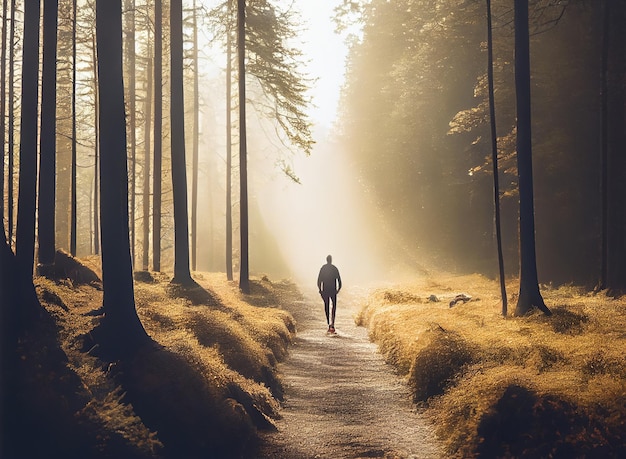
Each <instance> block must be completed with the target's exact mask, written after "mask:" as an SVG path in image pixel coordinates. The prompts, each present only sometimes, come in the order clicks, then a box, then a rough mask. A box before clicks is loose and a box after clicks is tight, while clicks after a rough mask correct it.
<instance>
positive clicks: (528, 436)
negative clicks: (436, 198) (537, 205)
mask: <svg viewBox="0 0 626 459" xmlns="http://www.w3.org/2000/svg"><path fill="white" fill-rule="evenodd" d="M513 288H514V285H510V286H509V288H508V291H509V292H510V291H514V290H513ZM461 292H467V293H468V294H469V295H470V296H471V297H472V299H471V300H470V301H468V302H467V303H464V304H457V305H455V306H454V307H450V306H449V302H448V301H447V300H448V299H450V298H454V297H455V296H456V295H457V294H459V293H461ZM498 292H499V288H498V286H497V285H496V283H495V282H493V281H490V280H488V279H485V278H483V277H481V276H478V275H473V276H466V277H449V278H445V277H443V276H440V277H438V278H437V281H436V282H433V281H431V280H429V279H426V280H423V281H416V282H415V283H414V284H413V285H403V286H400V287H395V288H394V289H381V290H378V291H376V292H374V293H373V294H372V295H371V296H370V298H369V300H368V303H367V304H366V305H365V306H364V308H363V309H362V311H361V313H360V314H359V316H358V317H357V323H359V324H360V325H364V326H367V327H368V329H369V333H370V337H371V338H372V340H373V341H375V342H377V343H378V344H379V349H380V351H381V352H382V353H383V354H384V355H385V357H386V359H387V361H388V362H389V363H391V364H393V365H394V366H395V367H396V368H397V369H398V371H399V372H400V373H401V374H404V375H405V376H406V377H407V381H408V383H409V385H410V388H411V391H412V393H413V396H414V400H415V401H416V402H417V403H419V404H420V405H421V406H422V407H423V409H424V413H425V414H426V415H428V416H429V417H431V419H432V420H433V422H434V424H435V426H436V429H437V433H438V435H439V437H440V438H441V439H442V440H443V442H444V444H445V447H446V449H447V454H448V455H449V456H450V457H463V458H466V457H484V458H491V457H626V357H625V356H624V354H623V349H625V348H626V332H624V330H626V313H625V311H626V309H625V308H626V300H623V299H622V300H616V299H613V298H610V297H607V296H605V295H603V294H590V293H589V294H588V293H585V292H582V291H580V290H579V289H575V288H572V287H562V288H559V289H549V288H544V289H543V291H542V293H543V296H544V298H545V300H546V303H547V304H548V306H549V307H550V308H551V310H552V312H553V315H552V316H551V317H547V316H544V315H543V314H541V313H539V312H535V313H531V314H530V315H529V316H526V317H518V318H514V317H508V318H503V317H502V315H501V303H500V301H499V298H498V297H497V294H498ZM433 296H434V297H436V298H438V299H439V300H441V301H439V302H433V301H431V300H429V298H432V297H433Z"/></svg>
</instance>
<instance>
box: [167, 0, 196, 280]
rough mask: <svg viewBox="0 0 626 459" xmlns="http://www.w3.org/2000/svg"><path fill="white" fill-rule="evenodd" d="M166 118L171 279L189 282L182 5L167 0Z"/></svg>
mask: <svg viewBox="0 0 626 459" xmlns="http://www.w3.org/2000/svg"><path fill="white" fill-rule="evenodd" d="M170 33H171V52H170V60H171V66H170V73H171V104H170V110H171V112H170V122H171V125H172V129H171V133H170V135H171V142H172V151H171V155H172V193H173V196H174V279H172V282H175V283H179V284H189V283H192V282H193V280H192V279H191V273H190V271H189V221H188V219H189V213H188V209H187V170H186V161H185V104H184V94H183V92H184V91H183V84H184V83H183V6H182V0H172V1H171V2H170Z"/></svg>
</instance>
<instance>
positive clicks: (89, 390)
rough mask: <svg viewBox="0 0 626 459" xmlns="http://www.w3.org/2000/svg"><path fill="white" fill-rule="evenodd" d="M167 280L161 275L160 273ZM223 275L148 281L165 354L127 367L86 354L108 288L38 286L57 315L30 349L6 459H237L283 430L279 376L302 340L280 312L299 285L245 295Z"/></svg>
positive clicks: (145, 288)
mask: <svg viewBox="0 0 626 459" xmlns="http://www.w3.org/2000/svg"><path fill="white" fill-rule="evenodd" d="M155 276H158V275H156V274H155ZM222 277H223V275H220V274H204V275H202V274H198V278H199V279H198V281H199V283H200V284H201V285H202V286H203V287H197V288H195V289H191V290H189V289H187V290H185V289H182V288H180V287H174V286H171V285H170V284H169V279H168V278H167V277H165V276H160V277H156V279H155V280H154V281H153V282H136V287H135V289H136V290H135V294H136V305H137V311H138V314H139V316H140V318H141V320H142V322H143V324H144V326H145V328H146V330H147V331H148V333H149V334H150V336H151V337H152V338H153V339H154V341H155V342H156V343H158V345H156V346H152V347H150V348H147V349H145V350H143V351H142V352H140V353H139V355H137V356H134V357H132V358H130V359H129V361H127V362H105V361H102V360H100V359H99V358H98V357H96V355H97V354H98V352H97V349H83V345H84V335H85V334H88V333H89V332H90V330H91V329H93V327H94V326H95V325H97V323H98V321H99V319H100V316H99V315H98V312H97V309H98V308H99V307H100V306H101V304H102V296H101V295H102V292H101V290H99V289H98V288H97V287H98V286H97V285H80V284H78V283H73V282H72V281H69V280H61V281H58V282H54V281H51V280H48V279H45V278H36V279H35V285H36V287H37V291H38V294H39V297H40V299H41V304H42V306H43V307H44V309H45V312H44V314H43V316H42V320H41V321H40V322H39V323H38V324H37V326H36V328H35V329H34V330H32V332H31V333H30V334H29V335H28V336H27V337H26V339H24V340H23V341H22V343H21V345H20V349H19V354H20V364H19V368H18V372H17V374H16V381H17V384H18V388H17V389H16V392H17V393H16V394H15V395H16V397H15V398H14V400H15V403H14V404H10V405H9V406H6V407H5V413H8V417H5V419H4V424H3V426H2V427H3V428H2V436H1V437H0V438H1V439H2V441H3V443H4V445H3V447H2V451H3V452H4V456H3V457H17V458H22V457H24V458H25V457H49V458H56V457H66V458H67V457H83V458H84V457H90V458H97V457H124V458H133V457H143V458H158V457H228V456H233V455H237V454H241V453H242V451H244V450H245V449H246V448H248V447H250V445H251V444H253V443H254V439H255V438H256V432H257V429H271V428H273V422H272V419H273V418H275V417H276V416H278V409H277V408H278V402H277V399H280V397H281V396H282V387H281V384H280V381H279V380H278V378H277V376H276V371H275V365H276V363H277V362H278V361H279V360H280V359H282V358H283V357H284V356H285V353H286V348H287V345H288V343H289V342H290V340H291V337H292V334H293V333H294V331H295V324H294V321H293V319H292V317H291V316H290V315H289V314H288V313H286V312H285V311H283V310H281V309H279V308H278V306H280V305H281V304H282V303H283V302H287V301H291V300H293V299H295V298H297V297H298V296H299V293H298V292H297V289H296V288H295V286H294V285H292V284H288V283H271V282H270V281H269V280H267V279H262V280H253V282H252V290H253V291H252V294H251V295H247V296H243V295H241V294H240V293H239V291H238V288H237V286H236V285H235V284H234V283H232V282H231V283H229V282H226V281H225V280H224V279H222Z"/></svg>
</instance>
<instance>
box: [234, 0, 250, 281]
mask: <svg viewBox="0 0 626 459" xmlns="http://www.w3.org/2000/svg"><path fill="white" fill-rule="evenodd" d="M237 56H238V59H237V60H238V68H239V193H240V196H239V211H240V215H241V217H240V222H239V230H240V235H241V253H240V258H241V259H240V263H239V288H240V289H241V291H242V292H243V293H250V279H249V276H250V274H249V271H250V268H249V265H248V263H249V260H248V171H247V169H248V158H247V155H248V151H247V141H246V2H245V0H237Z"/></svg>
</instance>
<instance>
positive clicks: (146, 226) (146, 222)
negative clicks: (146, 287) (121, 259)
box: [141, 51, 153, 271]
mask: <svg viewBox="0 0 626 459" xmlns="http://www.w3.org/2000/svg"><path fill="white" fill-rule="evenodd" d="M152 73H153V69H152V56H151V55H150V52H149V51H148V64H147V75H146V82H147V88H146V99H145V108H144V113H145V118H146V119H145V123H146V125H145V128H146V129H145V132H144V152H145V154H144V165H143V167H144V168H143V243H142V252H141V268H142V269H143V270H144V271H147V270H148V269H149V263H150V259H149V254H150V243H149V242H150V151H151V149H150V147H151V145H150V128H151V124H150V120H151V115H152V91H153V89H152V76H153V75H152Z"/></svg>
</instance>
